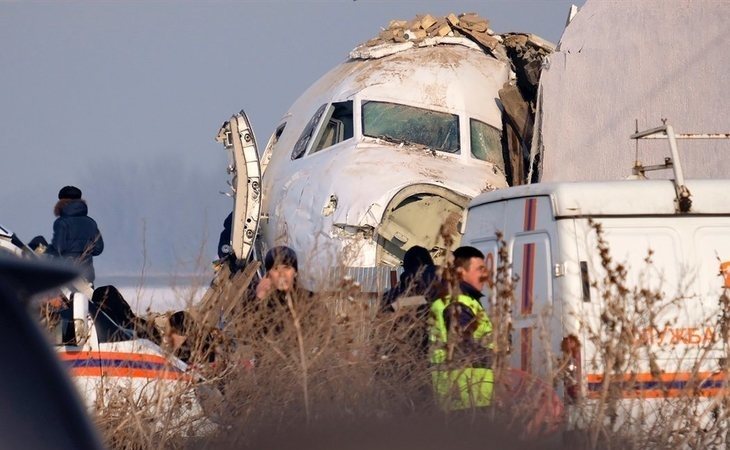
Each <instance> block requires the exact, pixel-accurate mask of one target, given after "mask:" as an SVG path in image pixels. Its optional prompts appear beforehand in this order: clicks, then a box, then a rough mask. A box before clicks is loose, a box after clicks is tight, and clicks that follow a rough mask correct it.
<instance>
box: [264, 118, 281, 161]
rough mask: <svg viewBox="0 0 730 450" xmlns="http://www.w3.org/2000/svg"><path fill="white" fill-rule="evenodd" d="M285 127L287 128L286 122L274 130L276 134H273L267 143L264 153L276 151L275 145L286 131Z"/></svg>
mask: <svg viewBox="0 0 730 450" xmlns="http://www.w3.org/2000/svg"><path fill="white" fill-rule="evenodd" d="M284 128H286V122H284V123H282V124H281V125H279V126H278V127H276V131H274V134H272V135H271V137H270V138H269V142H268V143H267V144H266V149H265V150H264V153H266V152H272V151H274V146H276V143H277V142H279V138H280V137H281V135H282V133H284Z"/></svg>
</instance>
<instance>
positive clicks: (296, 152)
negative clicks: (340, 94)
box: [291, 103, 328, 161]
mask: <svg viewBox="0 0 730 450" xmlns="http://www.w3.org/2000/svg"><path fill="white" fill-rule="evenodd" d="M327 105H328V103H325V104H323V105H322V106H320V107H319V108H317V111H315V112H314V115H313V116H312V118H311V119H309V122H307V125H306V126H305V127H304V129H303V130H302V134H300V135H299V139H297V143H296V144H294V148H293V149H292V152H291V159H292V161H293V160H295V159H300V158H301V157H302V156H304V154H305V153H306V152H307V149H308V148H309V146H310V144H311V143H312V137H313V136H315V133H316V132H317V130H318V129H319V127H318V126H317V125H319V123H320V122H321V119H322V116H323V115H324V111H325V108H326V107H327Z"/></svg>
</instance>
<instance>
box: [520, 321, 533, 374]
mask: <svg viewBox="0 0 730 450" xmlns="http://www.w3.org/2000/svg"><path fill="white" fill-rule="evenodd" d="M520 368H521V369H522V370H523V371H524V372H527V373H530V372H531V371H532V328H522V329H521V330H520Z"/></svg>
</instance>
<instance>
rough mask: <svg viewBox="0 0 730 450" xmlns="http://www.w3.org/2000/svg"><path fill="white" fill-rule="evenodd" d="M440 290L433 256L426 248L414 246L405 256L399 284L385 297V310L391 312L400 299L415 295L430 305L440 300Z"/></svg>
mask: <svg viewBox="0 0 730 450" xmlns="http://www.w3.org/2000/svg"><path fill="white" fill-rule="evenodd" d="M440 289H441V283H440V281H439V279H438V276H437V274H436V266H435V265H434V263H433V259H432V258H431V254H430V253H429V252H428V250H426V249H425V248H423V247H421V246H419V245H414V246H413V247H411V248H409V249H408V251H406V253H405V255H403V273H402V274H401V276H400V281H399V283H398V284H397V285H396V286H395V287H394V288H393V289H390V290H389V291H387V292H386V293H385V294H384V295H383V308H384V309H385V310H386V311H387V310H390V309H392V305H393V303H394V302H395V301H396V300H398V298H400V297H408V296H414V295H422V296H424V298H425V300H426V301H427V302H429V303H430V302H432V301H433V300H435V299H436V298H438V296H439V294H440Z"/></svg>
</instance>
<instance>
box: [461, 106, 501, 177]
mask: <svg viewBox="0 0 730 450" xmlns="http://www.w3.org/2000/svg"><path fill="white" fill-rule="evenodd" d="M475 125H480V126H484V127H485V128H486V129H487V130H490V131H494V132H496V133H495V136H494V137H495V138H496V141H495V142H494V144H496V145H495V146H494V147H493V148H489V149H488V151H486V152H485V153H484V158H481V157H480V156H479V155H477V153H476V151H475V148H474V147H475V145H474V139H476V137H477V133H475ZM479 134H480V135H482V136H483V135H484V134H483V133H479ZM469 147H470V153H471V156H472V158H473V159H476V160H478V161H484V162H488V163H492V164H494V165H495V166H496V167H498V168H499V170H501V171H502V173H506V172H505V170H506V169H505V162H504V154H503V151H502V131H501V130H500V129H499V128H497V127H495V126H493V125H490V124H488V123H486V122H484V121H482V120H479V119H475V118H473V117H470V118H469ZM490 155H492V158H490ZM494 156H497V158H496V159H497V161H493V159H495V158H494Z"/></svg>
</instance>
